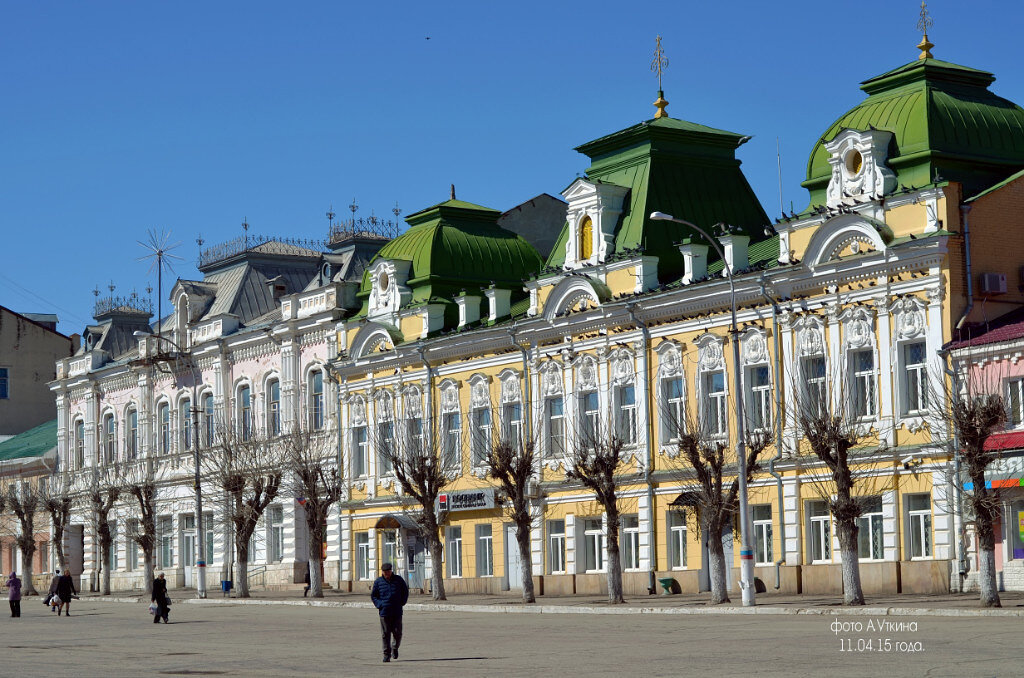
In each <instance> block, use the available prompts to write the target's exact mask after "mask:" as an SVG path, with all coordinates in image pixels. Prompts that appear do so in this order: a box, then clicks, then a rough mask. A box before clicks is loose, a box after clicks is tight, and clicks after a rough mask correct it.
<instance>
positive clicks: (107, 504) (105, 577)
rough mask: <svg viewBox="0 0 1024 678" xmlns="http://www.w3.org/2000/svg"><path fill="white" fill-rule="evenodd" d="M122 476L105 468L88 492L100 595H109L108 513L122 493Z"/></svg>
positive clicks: (110, 542) (109, 537)
mask: <svg viewBox="0 0 1024 678" xmlns="http://www.w3.org/2000/svg"><path fill="white" fill-rule="evenodd" d="M122 479H123V475H122V474H121V473H120V472H119V470H118V469H117V468H115V467H107V468H104V469H102V470H100V471H99V472H98V473H97V475H96V483H95V484H94V485H93V487H92V489H91V490H90V492H89V501H90V504H91V506H92V512H93V516H94V517H95V519H96V535H97V537H98V538H99V541H100V593H101V594H102V595H104V596H109V595H110V547H111V545H112V544H113V541H114V538H113V534H112V533H111V529H110V512H111V511H112V510H113V509H114V505H115V504H116V503H117V500H118V499H120V498H121V494H122V492H124V486H123V485H122V484H121V483H122Z"/></svg>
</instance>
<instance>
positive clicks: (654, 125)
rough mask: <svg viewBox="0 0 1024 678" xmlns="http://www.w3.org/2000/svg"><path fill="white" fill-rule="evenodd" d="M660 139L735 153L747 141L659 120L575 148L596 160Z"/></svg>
mask: <svg viewBox="0 0 1024 678" xmlns="http://www.w3.org/2000/svg"><path fill="white" fill-rule="evenodd" d="M659 137H665V138H671V139H673V140H675V141H679V142H681V143H684V144H687V143H689V144H693V145H699V146H718V147H721V148H723V149H727V150H729V151H733V150H735V149H736V148H737V147H738V146H739V145H740V144H741V143H743V140H744V139H747V138H748V137H746V136H745V135H743V134H737V133H736V132H728V131H726V130H721V129H716V128H714V127H708V126H707V125H700V124H697V123H694V122H689V121H687V120H679V119H677V118H657V119H653V120H645V121H644V122H641V123H638V124H636V125H633V126H632V127H627V128H626V129H623V130H619V131H618V132H612V133H611V134H607V135H605V136H603V137H600V138H598V139H594V140H593V141H588V142H587V143H585V144H580V145H579V146H577V147H576V149H575V150H576V151H579V152H580V153H583V154H584V155H587V156H588V157H590V158H596V157H598V156H601V155H604V154H605V153H609V152H619V151H621V150H622V148H623V147H624V146H627V145H630V144H633V143H640V142H644V141H649V140H651V139H656V138H659Z"/></svg>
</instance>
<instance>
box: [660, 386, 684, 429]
mask: <svg viewBox="0 0 1024 678" xmlns="http://www.w3.org/2000/svg"><path fill="white" fill-rule="evenodd" d="M661 397H662V415H661V416H662V432H661V439H662V444H664V443H672V442H675V441H677V440H679V433H680V432H681V431H682V430H683V425H684V424H685V422H686V401H685V400H683V378H682V377H673V378H671V379H662V381H661Z"/></svg>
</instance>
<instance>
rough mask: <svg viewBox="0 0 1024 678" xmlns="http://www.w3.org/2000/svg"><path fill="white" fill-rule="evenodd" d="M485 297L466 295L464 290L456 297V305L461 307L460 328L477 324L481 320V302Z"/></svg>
mask: <svg viewBox="0 0 1024 678" xmlns="http://www.w3.org/2000/svg"><path fill="white" fill-rule="evenodd" d="M482 299H483V297H480V296H478V295H475V294H466V291H465V290H463V291H461V292H459V296H457V297H455V303H456V304H458V306H459V328H460V329H461V328H463V327H465V326H466V325H469V324H471V323H475V322H476V321H477V320H480V301H481V300H482Z"/></svg>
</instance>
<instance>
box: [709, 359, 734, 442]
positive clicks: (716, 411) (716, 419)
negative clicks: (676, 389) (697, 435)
mask: <svg viewBox="0 0 1024 678" xmlns="http://www.w3.org/2000/svg"><path fill="white" fill-rule="evenodd" d="M726 407H727V405H726V401H725V372H710V373H708V374H705V375H704V427H705V429H706V431H707V433H708V434H709V435H712V436H718V437H721V436H726V435H728V434H729V428H728V427H729V420H728V414H727V410H726Z"/></svg>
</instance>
